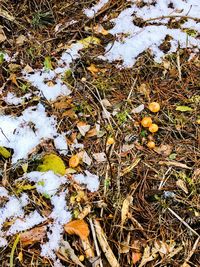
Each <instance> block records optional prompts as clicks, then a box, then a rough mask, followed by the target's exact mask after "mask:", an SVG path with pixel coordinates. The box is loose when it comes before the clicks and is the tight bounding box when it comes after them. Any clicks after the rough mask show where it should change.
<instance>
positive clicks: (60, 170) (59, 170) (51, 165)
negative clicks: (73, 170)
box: [37, 154, 65, 175]
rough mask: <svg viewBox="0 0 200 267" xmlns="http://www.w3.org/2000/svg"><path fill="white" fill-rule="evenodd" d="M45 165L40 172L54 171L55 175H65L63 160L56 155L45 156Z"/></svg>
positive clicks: (39, 167) (39, 169)
mask: <svg viewBox="0 0 200 267" xmlns="http://www.w3.org/2000/svg"><path fill="white" fill-rule="evenodd" d="M42 161H43V164H41V165H39V166H38V168H37V170H38V171H40V172H46V171H53V172H54V173H55V174H61V175H64V174H65V164H64V162H63V160H62V159H61V158H60V157H58V156H57V155H55V154H48V155H45V156H44V157H43V159H42Z"/></svg>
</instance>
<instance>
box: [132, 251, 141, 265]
mask: <svg viewBox="0 0 200 267" xmlns="http://www.w3.org/2000/svg"><path fill="white" fill-rule="evenodd" d="M141 258H142V253H141V252H135V251H133V252H132V255H131V259H132V263H133V264H136V263H137V262H138V261H140V259H141Z"/></svg>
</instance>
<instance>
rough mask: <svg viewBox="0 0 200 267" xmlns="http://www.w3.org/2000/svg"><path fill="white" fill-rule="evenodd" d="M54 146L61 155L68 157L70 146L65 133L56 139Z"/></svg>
mask: <svg viewBox="0 0 200 267" xmlns="http://www.w3.org/2000/svg"><path fill="white" fill-rule="evenodd" d="M54 145H55V148H56V149H57V150H58V152H59V153H60V154H63V155H67V152H68V146H67V140H66V137H65V134H64V133H63V134H60V135H58V136H57V137H56V138H54Z"/></svg>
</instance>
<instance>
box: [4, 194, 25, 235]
mask: <svg viewBox="0 0 200 267" xmlns="http://www.w3.org/2000/svg"><path fill="white" fill-rule="evenodd" d="M27 204H28V199H27V195H26V194H22V196H21V198H19V199H18V198H16V197H15V196H11V197H9V200H8V202H7V203H6V204H5V205H4V206H3V207H2V208H0V231H1V227H2V225H3V224H4V222H5V221H6V220H8V219H11V218H12V219H13V218H16V217H19V216H23V215H24V210H23V207H24V206H26V205H27Z"/></svg>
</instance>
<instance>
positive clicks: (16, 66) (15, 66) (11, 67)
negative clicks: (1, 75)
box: [8, 63, 21, 72]
mask: <svg viewBox="0 0 200 267" xmlns="http://www.w3.org/2000/svg"><path fill="white" fill-rule="evenodd" d="M8 68H9V70H10V71H11V72H17V71H18V70H20V69H21V65H19V64H16V63H10V64H9V65H8Z"/></svg>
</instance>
